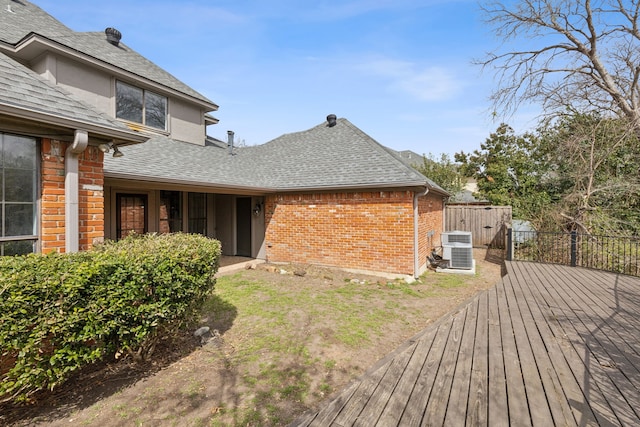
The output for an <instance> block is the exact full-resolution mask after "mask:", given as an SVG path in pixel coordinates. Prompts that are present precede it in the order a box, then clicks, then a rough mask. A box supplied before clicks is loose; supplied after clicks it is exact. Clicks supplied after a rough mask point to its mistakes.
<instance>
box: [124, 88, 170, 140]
mask: <svg viewBox="0 0 640 427" xmlns="http://www.w3.org/2000/svg"><path fill="white" fill-rule="evenodd" d="M116 117H117V118H119V119H123V120H128V121H131V122H135V123H140V124H143V125H145V126H149V127H152V128H155V129H160V130H166V129H167V98H166V97H165V96H162V95H158V94H157V93H153V92H150V91H148V90H144V89H141V88H139V87H135V86H131V85H128V84H126V83H123V82H121V81H116Z"/></svg>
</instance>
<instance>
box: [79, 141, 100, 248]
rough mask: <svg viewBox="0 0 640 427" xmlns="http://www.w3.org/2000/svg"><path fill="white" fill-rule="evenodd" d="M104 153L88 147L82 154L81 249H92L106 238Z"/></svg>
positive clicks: (80, 178) (80, 195)
mask: <svg viewBox="0 0 640 427" xmlns="http://www.w3.org/2000/svg"><path fill="white" fill-rule="evenodd" d="M103 160H104V153H103V152H102V151H100V150H99V149H98V147H87V149H86V150H85V151H84V152H83V153H82V154H81V155H80V164H79V172H80V174H79V177H78V181H79V184H80V192H79V202H80V206H79V212H78V214H79V217H80V242H79V243H80V250H81V251H84V250H87V249H90V248H91V247H92V246H93V245H94V244H96V243H99V242H102V241H103V240H104V171H103Z"/></svg>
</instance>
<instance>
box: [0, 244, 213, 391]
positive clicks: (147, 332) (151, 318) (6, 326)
mask: <svg viewBox="0 0 640 427" xmlns="http://www.w3.org/2000/svg"><path fill="white" fill-rule="evenodd" d="M219 257H220V243H219V242H218V241H216V240H211V239H207V238H206V237H203V236H198V235H188V234H168V235H138V236H130V237H127V238H126V239H123V240H121V241H119V242H109V243H105V244H104V245H101V246H99V247H96V248H95V249H94V250H91V251H88V252H81V253H71V254H56V253H54V254H49V255H35V254H32V255H27V256H22V257H0V349H1V354H0V401H3V400H4V401H7V400H11V399H24V398H26V397H28V396H29V395H30V394H32V393H33V392H35V391H38V390H41V389H45V388H50V389H53V388H54V387H55V386H57V385H59V384H61V383H63V382H64V381H65V380H66V379H67V378H68V377H69V375H70V374H71V373H72V372H74V371H76V370H77V369H79V368H81V367H83V366H85V365H87V364H90V363H92V362H96V361H99V360H104V359H105V358H107V357H114V356H117V355H120V354H131V355H133V356H134V357H135V358H137V359H145V358H147V357H148V356H149V355H150V354H151V353H152V352H153V348H154V347H155V344H156V342H157V341H158V339H160V337H161V336H162V335H164V334H166V333H168V332H172V331H174V330H175V329H176V328H178V327H180V326H181V325H183V324H184V322H187V321H189V320H191V319H192V316H193V315H194V314H195V313H196V312H197V309H198V308H199V306H200V305H201V304H202V303H203V302H204V300H205V299H206V298H207V296H209V295H210V294H211V292H212V291H213V288H214V285H215V279H214V275H215V273H216V272H217V269H218V260H219Z"/></svg>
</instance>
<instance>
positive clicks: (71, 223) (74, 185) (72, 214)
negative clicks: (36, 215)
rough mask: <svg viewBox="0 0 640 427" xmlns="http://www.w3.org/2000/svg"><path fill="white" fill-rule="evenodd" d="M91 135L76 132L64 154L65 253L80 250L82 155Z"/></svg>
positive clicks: (83, 131) (85, 132)
mask: <svg viewBox="0 0 640 427" xmlns="http://www.w3.org/2000/svg"><path fill="white" fill-rule="evenodd" d="M88 143H89V134H88V133H87V131H86V130H76V131H75V134H74V137H73V143H72V144H70V145H69V146H68V147H67V150H66V151H65V153H64V170H65V176H64V195H65V197H64V225H65V227H64V229H65V232H64V235H65V241H64V242H65V243H64V249H65V252H67V253H68V252H78V250H79V248H80V215H79V208H78V206H79V200H80V196H79V193H80V188H79V187H80V182H79V179H78V170H79V166H78V165H79V163H80V162H79V158H80V154H81V153H82V152H83V151H84V150H85V149H86V148H87V145H88Z"/></svg>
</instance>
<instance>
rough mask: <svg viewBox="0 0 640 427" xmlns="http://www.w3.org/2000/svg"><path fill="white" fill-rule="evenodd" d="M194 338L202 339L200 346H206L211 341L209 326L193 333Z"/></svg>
mask: <svg viewBox="0 0 640 427" xmlns="http://www.w3.org/2000/svg"><path fill="white" fill-rule="evenodd" d="M216 332H217V331H216ZM193 336H194V337H196V338H200V345H205V344H206V343H207V342H208V341H209V340H210V339H211V336H212V335H211V328H209V327H208V326H203V327H201V328H198V329H196V331H195V332H194V333H193Z"/></svg>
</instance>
